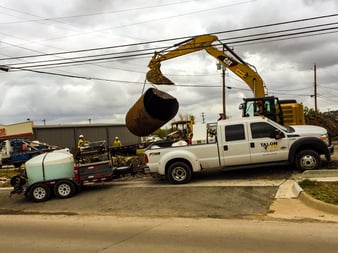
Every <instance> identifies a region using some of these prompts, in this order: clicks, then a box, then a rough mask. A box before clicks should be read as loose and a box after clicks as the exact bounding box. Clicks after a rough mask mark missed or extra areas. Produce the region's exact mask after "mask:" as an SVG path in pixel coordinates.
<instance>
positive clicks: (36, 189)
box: [29, 183, 51, 202]
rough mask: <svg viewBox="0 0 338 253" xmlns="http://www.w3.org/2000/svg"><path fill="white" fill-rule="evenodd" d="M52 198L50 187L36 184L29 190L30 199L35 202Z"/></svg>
mask: <svg viewBox="0 0 338 253" xmlns="http://www.w3.org/2000/svg"><path fill="white" fill-rule="evenodd" d="M50 196H51V192H50V189H49V187H48V186H47V185H45V184H43V183H39V184H35V185H33V186H32V187H31V189H30V190H29V198H30V199H31V200H33V201H34V202H42V201H46V200H48V199H49V198H50Z"/></svg>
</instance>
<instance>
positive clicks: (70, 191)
mask: <svg viewBox="0 0 338 253" xmlns="http://www.w3.org/2000/svg"><path fill="white" fill-rule="evenodd" d="M75 190H76V189H75V185H74V184H73V182H71V181H69V180H61V181H59V182H57V183H56V184H55V186H54V193H55V196H56V197H57V198H59V199H66V198H70V197H72V196H74V194H75Z"/></svg>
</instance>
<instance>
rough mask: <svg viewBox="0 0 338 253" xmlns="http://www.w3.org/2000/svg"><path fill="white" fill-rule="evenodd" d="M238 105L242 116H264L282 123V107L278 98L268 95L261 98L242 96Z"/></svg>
mask: <svg viewBox="0 0 338 253" xmlns="http://www.w3.org/2000/svg"><path fill="white" fill-rule="evenodd" d="M243 100H244V102H243V103H242V104H241V105H240V109H241V110H242V116H243V117H252V116H265V117H267V118H269V119H271V120H273V121H275V122H277V123H279V124H281V125H284V118H283V113H282V108H281V105H280V102H279V100H278V98H276V97H273V96H269V97H261V98H244V99H243Z"/></svg>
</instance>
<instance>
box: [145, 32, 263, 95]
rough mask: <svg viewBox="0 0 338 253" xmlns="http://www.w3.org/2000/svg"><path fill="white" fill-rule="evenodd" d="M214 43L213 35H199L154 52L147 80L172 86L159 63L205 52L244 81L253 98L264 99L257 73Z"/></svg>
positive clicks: (260, 79)
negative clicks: (197, 52) (171, 47)
mask: <svg viewBox="0 0 338 253" xmlns="http://www.w3.org/2000/svg"><path fill="white" fill-rule="evenodd" d="M214 41H219V40H218V38H217V37H216V36H214V35H201V36H196V37H193V38H192V39H189V40H186V41H183V42H181V43H179V44H176V45H174V46H173V47H174V48H173V49H171V50H168V49H166V50H163V51H161V52H155V55H154V56H153V58H152V59H151V61H150V62H149V64H148V67H149V68H150V70H149V71H148V73H147V75H146V78H147V80H148V81H149V82H151V83H153V84H157V85H173V84H174V82H172V81H171V80H170V79H169V78H167V77H166V76H164V75H163V74H162V72H161V69H160V68H161V62H162V61H166V60H169V59H172V58H175V57H179V56H182V55H186V54H190V53H193V52H196V51H200V50H206V52H207V53H208V54H210V55H211V56H213V57H214V58H216V60H217V61H219V62H221V63H222V64H223V65H224V66H225V67H226V68H228V69H229V70H231V71H232V72H233V73H234V74H236V75H237V76H238V77H240V78H241V79H242V80H243V81H245V82H246V83H247V85H248V86H249V87H250V89H251V90H252V92H253V93H254V95H255V97H264V96H265V91H264V84H263V80H262V78H261V77H260V76H259V75H258V73H257V72H256V71H255V70H254V69H253V68H251V67H250V65H249V64H247V63H246V62H244V61H243V60H242V59H241V58H240V57H239V56H238V55H237V54H235V52H233V50H231V49H230V48H229V47H228V46H227V45H225V44H223V43H221V42H220V43H221V44H222V45H223V48H224V49H226V51H227V53H230V54H231V55H228V54H227V53H225V52H224V50H223V51H222V50H219V49H218V48H217V47H215V46H214V45H212V43H213V42H214Z"/></svg>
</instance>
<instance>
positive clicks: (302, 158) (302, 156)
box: [296, 150, 321, 171]
mask: <svg viewBox="0 0 338 253" xmlns="http://www.w3.org/2000/svg"><path fill="white" fill-rule="evenodd" d="M320 163H321V160H320V156H319V154H318V153H317V152H316V151H314V150H302V151H300V152H299V153H298V154H297V155H296V167H297V169H298V170H300V171H304V170H317V169H319V168H320Z"/></svg>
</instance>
